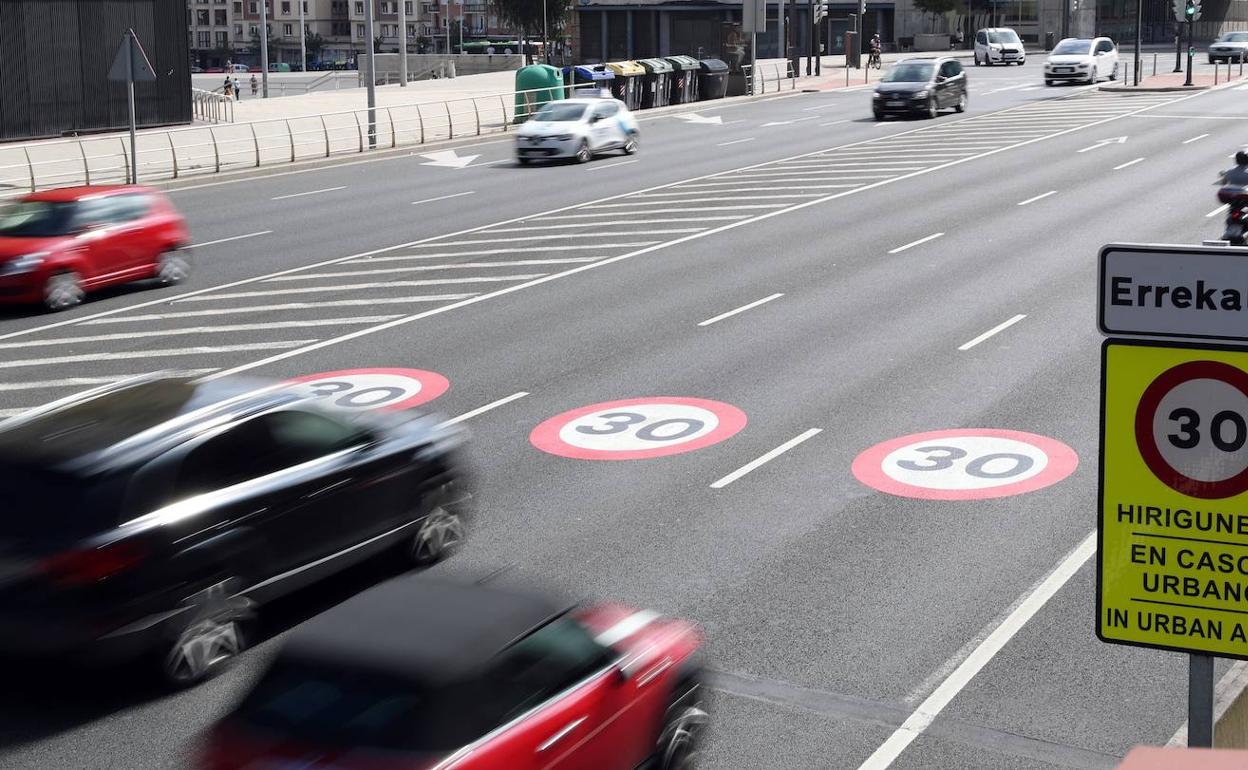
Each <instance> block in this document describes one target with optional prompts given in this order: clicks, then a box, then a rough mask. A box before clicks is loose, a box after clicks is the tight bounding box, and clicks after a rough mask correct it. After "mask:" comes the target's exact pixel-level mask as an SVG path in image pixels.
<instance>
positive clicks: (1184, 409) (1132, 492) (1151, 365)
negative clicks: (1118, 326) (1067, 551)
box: [1097, 340, 1248, 658]
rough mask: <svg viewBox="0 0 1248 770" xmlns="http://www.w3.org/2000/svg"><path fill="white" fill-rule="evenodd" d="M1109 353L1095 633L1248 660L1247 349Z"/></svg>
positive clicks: (1144, 345) (1149, 348) (1112, 344)
mask: <svg viewBox="0 0 1248 770" xmlns="http://www.w3.org/2000/svg"><path fill="white" fill-rule="evenodd" d="M1101 356H1102V358H1101V473H1100V518H1099V529H1100V553H1099V560H1098V563H1097V635H1098V636H1099V637H1100V638H1101V639H1102V640H1103V641H1106V642H1117V643H1122V644H1135V645H1143V646H1147V647H1161V648H1166V649H1172V650H1179V651H1183V652H1199V653H1207V654H1213V655H1220V656H1226V657H1236V658H1248V349H1237V348H1225V347H1217V346H1198V345H1185V344H1181V343H1174V344H1166V343H1158V342H1134V341H1125V340H1107V341H1106V342H1105V343H1104V345H1103V347H1102V353H1101Z"/></svg>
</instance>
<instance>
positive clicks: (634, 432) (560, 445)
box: [529, 396, 746, 460]
mask: <svg viewBox="0 0 1248 770" xmlns="http://www.w3.org/2000/svg"><path fill="white" fill-rule="evenodd" d="M745 423H746V417H745V412H743V411H741V410H740V409H738V408H737V407H735V406H732V405H731V404H725V403H723V402H722V401H711V400H709V399H704V398H685V397H682V396H651V397H647V398H630V399H625V400H622V401H604V402H602V403H598V404H590V405H588V406H582V407H578V408H576V409H572V410H570V411H567V412H564V413H562V414H558V415H555V416H554V417H551V418H550V419H548V420H545V421H543V422H542V423H541V424H540V425H538V426H537V427H536V428H534V429H533V432H532V433H530V434H529V442H530V443H531V444H533V446H535V447H537V448H538V449H540V450H542V451H543V452H549V453H550V454H553V455H558V456H560V457H570V458H572V459H575V460H645V459H649V458H652V457H663V456H665V455H673V454H680V453H682V452H692V451H693V450H695V449H702V448H703V447H707V446H710V445H711V444H716V443H718V442H720V441H723V440H724V439H726V438H728V437H730V436H732V435H734V434H736V433H737V432H738V431H740V430H741V429H742V428H744V427H745Z"/></svg>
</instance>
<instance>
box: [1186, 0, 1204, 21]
mask: <svg viewBox="0 0 1248 770" xmlns="http://www.w3.org/2000/svg"><path fill="white" fill-rule="evenodd" d="M1185 2H1186V5H1184V6H1183V17H1184V18H1183V20H1184V21H1199V20H1200V0H1185Z"/></svg>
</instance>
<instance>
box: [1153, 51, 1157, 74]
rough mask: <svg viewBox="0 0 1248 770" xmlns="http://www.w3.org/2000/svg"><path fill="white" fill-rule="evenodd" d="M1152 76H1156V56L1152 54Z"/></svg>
mask: <svg viewBox="0 0 1248 770" xmlns="http://www.w3.org/2000/svg"><path fill="white" fill-rule="evenodd" d="M1153 74H1154V75H1156V74H1157V54H1156V53H1154V54H1153Z"/></svg>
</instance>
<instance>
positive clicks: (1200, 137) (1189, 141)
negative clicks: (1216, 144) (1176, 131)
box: [1183, 134, 1209, 144]
mask: <svg viewBox="0 0 1248 770" xmlns="http://www.w3.org/2000/svg"><path fill="white" fill-rule="evenodd" d="M1206 136H1209V135H1208V134H1201V135H1200V136H1193V137H1192V138H1191V139H1185V140H1183V144H1191V143H1192V142H1199V141H1200V140H1201V139H1204V138H1205V137H1206Z"/></svg>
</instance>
